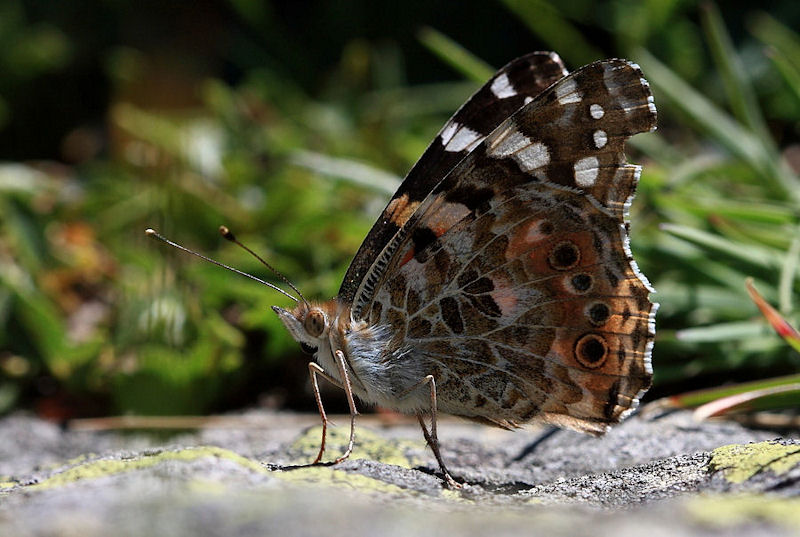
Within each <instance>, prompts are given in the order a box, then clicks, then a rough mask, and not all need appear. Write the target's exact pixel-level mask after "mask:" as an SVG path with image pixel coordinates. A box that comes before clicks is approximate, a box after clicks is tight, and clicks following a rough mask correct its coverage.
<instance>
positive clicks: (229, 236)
mask: <svg viewBox="0 0 800 537" xmlns="http://www.w3.org/2000/svg"><path fill="white" fill-rule="evenodd" d="M219 233H220V235H222V236H223V237H225V238H226V239H228V240H229V241H236V237H234V236H233V233H231V230H230V229H228V228H227V226H219Z"/></svg>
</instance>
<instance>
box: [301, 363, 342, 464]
mask: <svg viewBox="0 0 800 537" xmlns="http://www.w3.org/2000/svg"><path fill="white" fill-rule="evenodd" d="M308 374H309V376H310V377H311V387H312V388H313V389H314V399H316V401H317V409H318V410H319V417H320V419H322V441H321V442H320V445H319V453H318V454H317V458H316V459H314V462H312V463H311V464H319V461H321V460H322V455H323V453H325V438H326V436H327V433H328V415H327V414H326V413H325V407H323V406H322V396H321V395H320V393H319V382H317V375H319V376H321V377H322V378H324V379H325V380H327V381H328V382H330V383H331V384H333V385H335V386H340V387H341V385H340V384H339V383H338V382H337V381H336V380H335V379H334V378H333V377H331V376H329V375H327V374H325V370H324V369H322V368H321V367H320V366H319V365H317V364H316V363H315V362H308Z"/></svg>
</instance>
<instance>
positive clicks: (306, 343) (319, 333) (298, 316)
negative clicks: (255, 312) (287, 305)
mask: <svg viewBox="0 0 800 537" xmlns="http://www.w3.org/2000/svg"><path fill="white" fill-rule="evenodd" d="M272 309H273V311H274V312H275V313H277V314H278V317H280V319H281V322H283V325H284V326H285V327H286V329H287V330H288V331H289V333H290V334H291V335H292V337H293V338H294V340H295V341H297V342H298V343H299V344H300V348H301V349H302V350H303V352H305V353H306V354H316V352H317V350H318V349H319V348H321V347H324V346H325V344H326V343H327V342H328V332H329V326H330V317H329V315H328V313H326V311H325V310H324V309H323V308H321V307H319V306H317V305H314V304H308V303H305V302H300V303H299V304H298V305H297V307H296V308H294V309H293V310H292V311H289V310H285V309H283V308H279V307H278V306H272Z"/></svg>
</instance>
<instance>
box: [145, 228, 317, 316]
mask: <svg viewBox="0 0 800 537" xmlns="http://www.w3.org/2000/svg"><path fill="white" fill-rule="evenodd" d="M226 229H227V228H226ZM144 232H145V234H146V235H148V236H149V237H152V238H153V239H156V240H159V241H161V242H164V243H166V244H169V245H170V246H172V247H173V248H177V249H178V250H182V251H184V252H186V253H187V254H192V255H193V256H196V257H199V258H200V259H203V260H205V261H208V262H209V263H212V264H214V265H217V266H218V267H222V268H224V269H228V270H230V271H231V272H235V273H236V274H240V275H242V276H245V277H247V278H250V279H251V280H255V281H257V282H258V283H262V284H264V285H266V286H267V287H269V288H270V289H274V290H275V291H278V292H279V293H281V294H282V295H285V296H287V297H289V298H291V299H292V300H294V301H295V302H299V301H298V300H297V299H296V298H295V297H293V296H292V295H290V294H289V293H287V292H286V291H284V290H283V289H281V288H280V287H278V286H276V285H274V284H271V283H269V282H266V281H264V280H262V279H261V278H257V277H255V276H253V275H252V274H248V273H246V272H242V271H241V270H238V269H235V268H233V267H230V266H228V265H226V264H225V263H220V262H219V261H215V260H213V259H211V258H210V257H206V256H204V255H203V254H200V253H197V252H195V251H194V250H190V249H188V248H185V247H183V246H181V245H180V244H178V243H177V242H172V241H171V240H169V239H168V238H166V237H164V236H162V235H159V234H158V233H156V232H155V230H153V229H150V228H148V229H145V230H144ZM226 238H227V237H226ZM256 257H258V256H256ZM267 266H269V265H267ZM270 268H272V267H270ZM272 270H273V271H274V270H275V269H272ZM278 275H279V276H281V275H280V274H278ZM281 278H283V276H281ZM283 279H284V280H285V279H286V278H283ZM289 285H290V286H291V288H292V289H294V290H295V291H297V288H296V287H295V286H294V285H292V284H289ZM297 294H300V292H299V291H297ZM300 298H303V296H302V295H300ZM303 302H306V303H308V302H307V301H306V299H305V298H303Z"/></svg>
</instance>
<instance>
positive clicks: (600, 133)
mask: <svg viewBox="0 0 800 537" xmlns="http://www.w3.org/2000/svg"><path fill="white" fill-rule="evenodd" d="M593 136H594V146H595V147H596V148H597V149H603V148H604V147H605V146H606V143H608V136H607V135H606V131H604V130H602V129H597V130H596V131H594V135H593Z"/></svg>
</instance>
